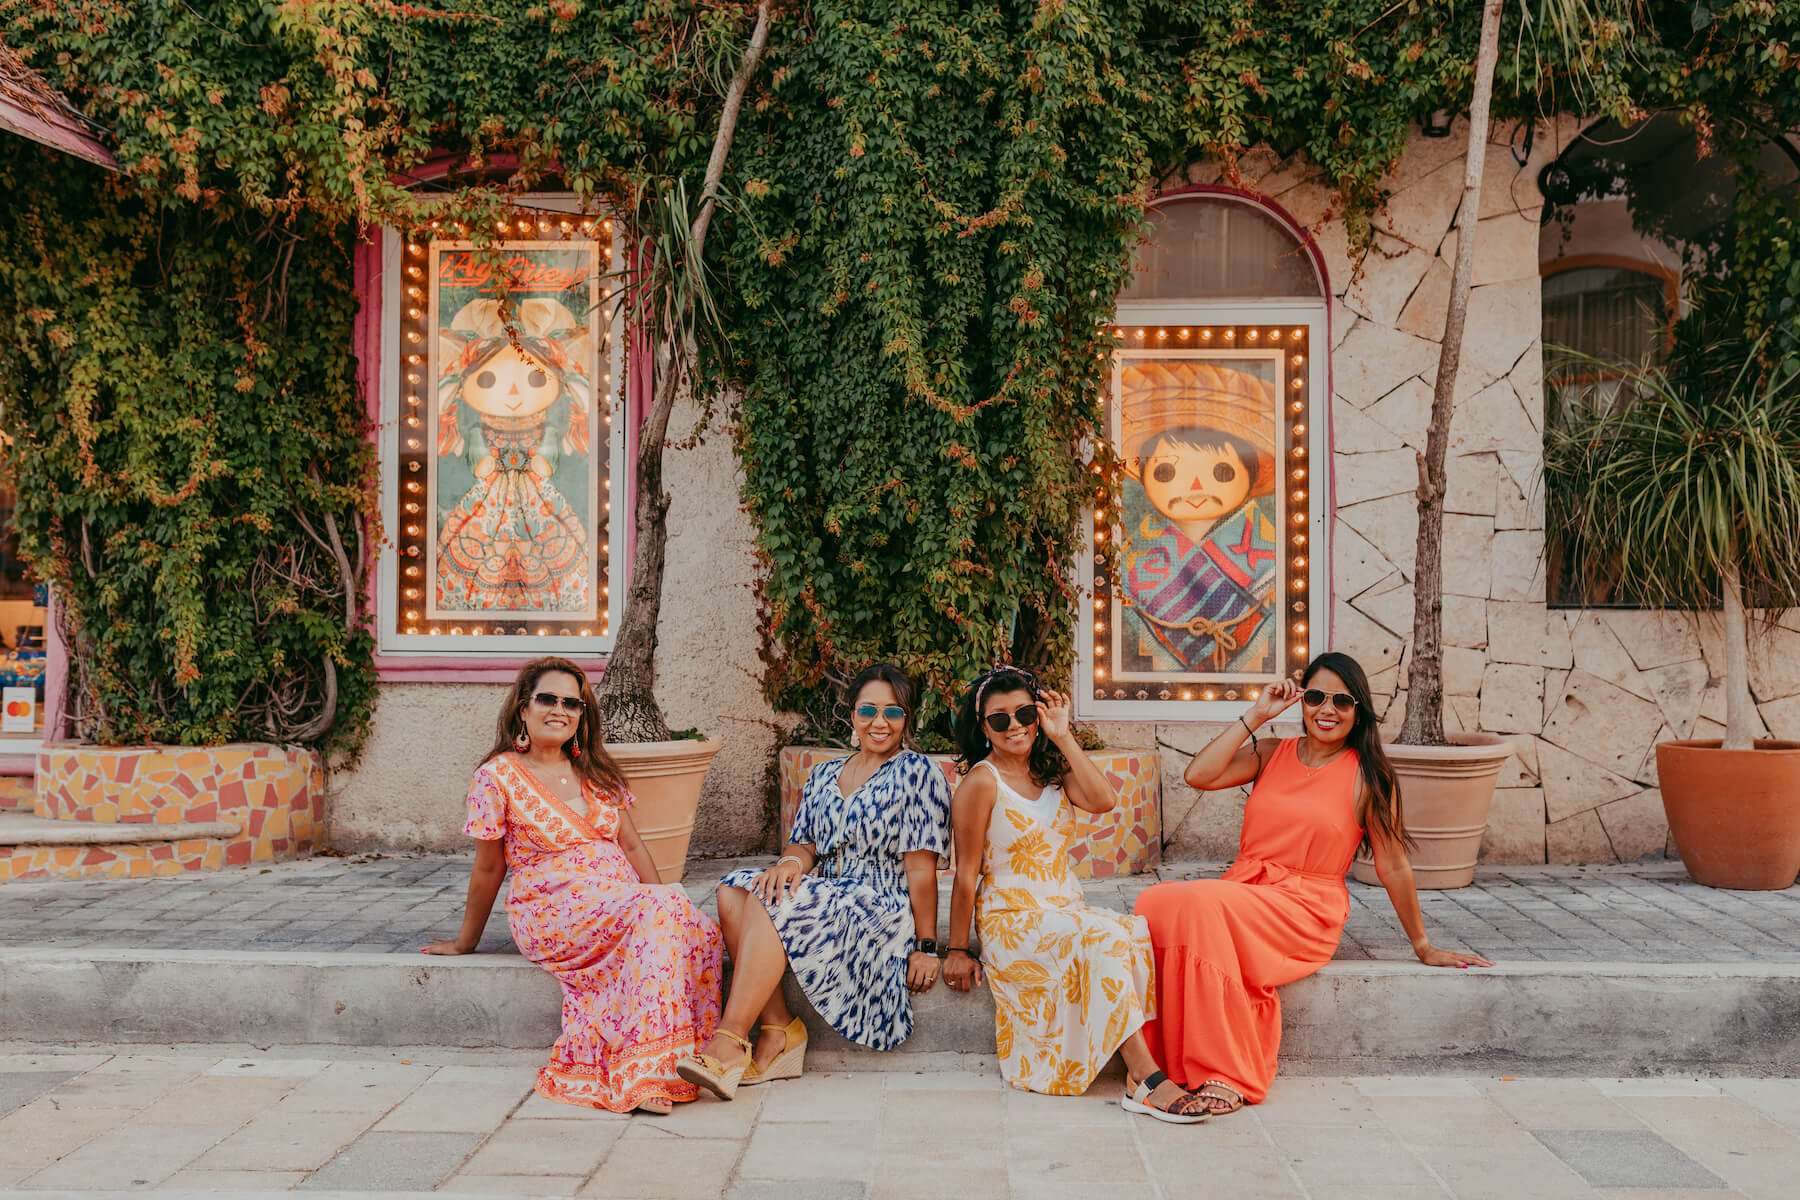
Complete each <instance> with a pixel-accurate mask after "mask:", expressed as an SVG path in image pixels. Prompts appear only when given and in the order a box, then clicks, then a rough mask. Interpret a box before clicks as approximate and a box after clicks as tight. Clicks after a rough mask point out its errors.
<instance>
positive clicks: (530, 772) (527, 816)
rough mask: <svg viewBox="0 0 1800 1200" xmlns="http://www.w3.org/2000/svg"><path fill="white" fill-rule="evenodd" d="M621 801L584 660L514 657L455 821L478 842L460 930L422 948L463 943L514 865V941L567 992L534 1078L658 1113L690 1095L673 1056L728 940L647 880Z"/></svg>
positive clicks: (576, 1094) (547, 1088) (572, 1100)
mask: <svg viewBox="0 0 1800 1200" xmlns="http://www.w3.org/2000/svg"><path fill="white" fill-rule="evenodd" d="M631 800H632V798H631V792H630V791H629V790H627V789H626V786H625V777H624V776H623V775H622V774H620V772H619V768H618V766H617V765H616V764H614V762H613V761H612V759H611V758H610V757H609V756H608V755H607V753H606V747H605V745H604V744H602V742H601V741H600V714H599V710H598V709H597V708H596V707H595V705H594V693H593V690H592V689H591V688H589V687H588V684H587V678H586V676H584V675H583V674H582V671H581V668H579V667H577V666H576V665H575V664H574V663H572V662H569V661H568V660H567V659H561V658H540V659H536V660H534V661H532V662H529V663H527V664H525V667H524V669H523V670H521V671H520V672H519V677H518V679H517V680H515V681H514V683H513V688H512V692H511V694H510V695H509V696H508V697H507V701H506V705H505V707H503V708H502V709H501V710H500V726H499V731H498V733H497V735H496V738H495V742H494V748H493V749H492V750H490V751H489V752H488V755H487V757H486V758H485V759H483V760H482V763H481V766H480V767H478V768H476V771H475V781H474V783H473V784H472V785H471V786H470V788H469V820H468V824H467V825H466V826H464V829H463V832H465V833H467V834H468V835H469V836H470V837H473V838H475V839H477V841H476V843H475V867H474V870H473V872H472V873H471V875H470V877H469V900H468V906H467V908H466V909H465V911H464V914H463V923H462V931H461V932H460V933H458V934H457V936H456V937H454V938H450V939H447V940H445V941H441V942H433V943H432V944H431V945H429V946H426V947H425V953H427V954H468V953H469V952H471V951H472V950H474V949H475V947H476V945H477V943H479V942H480V941H481V931H482V929H483V928H484V927H485V926H486V925H487V919H488V913H489V912H491V911H492V910H493V907H494V898H495V897H496V896H497V895H498V894H499V892H500V883H501V881H502V880H503V879H504V878H505V877H506V871H507V868H508V867H509V866H510V867H511V868H512V876H513V881H512V891H511V893H510V894H509V895H508V897H507V901H506V917H507V925H508V926H509V927H510V928H511V930H512V937H513V942H514V943H515V944H516V945H517V946H518V947H519V953H520V954H523V955H524V956H525V957H526V958H528V959H530V960H531V961H532V962H534V963H536V964H537V965H538V966H540V967H542V968H544V970H546V971H548V972H550V973H551V974H552V975H554V976H556V979H557V982H559V983H561V984H562V990H563V1006H562V1036H561V1037H559V1038H557V1039H556V1045H555V1046H554V1047H553V1048H552V1049H551V1051H550V1062H549V1063H548V1064H547V1065H546V1066H545V1067H544V1068H543V1069H542V1070H540V1071H539V1072H538V1078H537V1090H538V1091H539V1092H540V1093H542V1094H543V1095H545V1096H548V1097H549V1098H550V1099H552V1100H560V1101H562V1102H563V1103H565V1104H579V1105H585V1106H586V1107H589V1108H604V1109H608V1110H610V1111H612V1112H630V1111H632V1110H633V1109H636V1110H638V1111H641V1112H648V1113H654V1114H658V1115H660V1114H663V1113H667V1112H668V1111H669V1109H670V1106H671V1105H673V1104H675V1103H676V1102H679V1101H683V1100H692V1099H694V1097H695V1096H696V1095H698V1094H699V1093H698V1092H697V1091H696V1089H695V1087H694V1085H693V1084H691V1083H687V1082H685V1081H683V1080H682V1079H681V1078H680V1077H679V1076H677V1075H676V1074H675V1063H676V1060H678V1059H680V1058H681V1057H682V1056H683V1055H685V1054H691V1053H693V1051H694V1048H695V1047H696V1046H700V1045H705V1043H706V1040H707V1038H709V1037H711V1036H712V1031H713V1026H715V1025H716V1024H717V1023H718V1020H719V981H720V972H719V960H720V957H721V954H722V952H723V949H724V943H723V939H721V938H720V936H719V927H718V926H717V925H715V924H713V923H712V921H711V920H709V919H708V918H707V917H706V916H705V915H704V914H703V913H701V912H700V910H699V909H697V908H695V907H694V904H693V902H692V901H691V900H689V899H688V896H687V893H686V892H684V891H683V890H682V889H681V885H680V884H673V883H668V884H665V883H661V882H659V881H658V876H657V873H656V864H655V863H653V862H651V860H650V852H649V850H647V849H645V847H644V843H643V841H642V840H641V839H640V838H639V837H638V834H637V830H636V829H635V828H634V827H633V826H632V823H631V817H630V815H629V814H628V813H627V812H626V811H625V810H626V808H627V807H628V806H629V805H630V804H631Z"/></svg>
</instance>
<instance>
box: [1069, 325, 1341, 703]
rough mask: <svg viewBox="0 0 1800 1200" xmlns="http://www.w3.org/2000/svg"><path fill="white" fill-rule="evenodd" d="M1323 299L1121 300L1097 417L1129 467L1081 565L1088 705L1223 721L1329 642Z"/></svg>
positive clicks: (1082, 688)
mask: <svg viewBox="0 0 1800 1200" xmlns="http://www.w3.org/2000/svg"><path fill="white" fill-rule="evenodd" d="M1320 307H1321V306H1318V305H1314V304H1309V303H1300V304H1282V303H1276V302H1262V303H1243V304H1238V305H1234V306H1230V307H1221V308H1219V309H1217V310H1215V311H1212V312H1207V313H1203V314H1200V315H1202V316H1208V317H1212V318H1214V319H1212V320H1199V319H1195V315H1196V314H1195V313H1194V310H1193V309H1192V307H1186V308H1180V309H1178V308H1174V307H1173V306H1164V307H1163V308H1162V309H1160V310H1159V309H1157V308H1155V307H1153V306H1144V307H1140V308H1138V309H1137V310H1136V311H1122V312H1121V321H1122V323H1121V324H1120V325H1118V326H1115V327H1114V328H1113V330H1112V334H1113V337H1114V341H1115V345H1116V349H1115V350H1114V353H1113V362H1112V378H1111V387H1110V389H1109V392H1108V397H1107V429H1108V435H1109V437H1110V439H1111V441H1112V445H1113V448H1114V450H1115V452H1116V453H1117V454H1118V455H1119V458H1120V462H1121V465H1122V467H1123V469H1124V475H1125V478H1124V480H1123V482H1122V486H1121V488H1120V494H1119V497H1118V503H1117V506H1116V507H1114V506H1112V505H1105V506H1101V507H1100V508H1097V509H1096V510H1094V511H1093V512H1092V513H1091V514H1090V519H1091V524H1090V531H1089V532H1090V539H1091V540H1090V545H1089V550H1088V552H1087V553H1086V554H1085V555H1084V556H1083V560H1082V563H1081V566H1080V571H1081V578H1080V585H1081V595H1082V606H1083V618H1084V619H1083V620H1082V621H1081V622H1080V627H1079V628H1078V629H1077V631H1076V649H1077V653H1076V657H1077V680H1076V686H1075V697H1076V711H1077V713H1078V714H1080V715H1081V716H1083V717H1086V718H1089V719H1103V720H1156V721H1169V720H1192V721H1218V720H1229V719H1231V717H1232V716H1233V715H1235V714H1236V713H1238V712H1241V711H1243V707H1244V705H1245V703H1247V702H1248V701H1250V700H1253V699H1255V697H1256V696H1257V695H1259V694H1260V693H1261V690H1262V689H1263V688H1264V687H1267V686H1268V685H1269V684H1270V683H1272V682H1274V681H1275V680H1278V679H1282V678H1297V677H1298V676H1299V673H1300V672H1301V670H1302V669H1303V668H1304V666H1305V664H1306V662H1307V658H1308V654H1309V652H1310V651H1313V650H1314V647H1315V643H1316V644H1317V646H1318V648H1323V647H1324V646H1325V645H1327V644H1329V643H1328V640H1327V639H1328V637H1329V612H1330V603H1331V596H1330V572H1329V563H1330V561H1331V560H1330V545H1329V523H1328V516H1329V463H1330V453H1329V434H1328V430H1327V429H1326V428H1325V426H1326V424H1327V422H1324V421H1318V420H1315V419H1314V397H1315V396H1317V395H1320V394H1322V393H1323V392H1324V389H1325V387H1326V386H1327V384H1326V380H1325V372H1324V370H1323V364H1322V363H1321V362H1319V361H1318V356H1316V355H1315V353H1314V347H1315V346H1317V345H1323V344H1325V336H1324V329H1323V325H1324V316H1323V313H1322V312H1321V311H1320ZM1126 321H1129V323H1124V322H1126ZM1314 464H1321V465H1322V466H1321V467H1315V465H1314ZM1320 469H1322V470H1323V471H1324V472H1325V479H1324V481H1323V484H1324V486H1315V481H1314V477H1315V471H1317V470H1320ZM1095 547H1103V548H1111V550H1112V554H1111V556H1110V561H1111V562H1112V563H1113V564H1114V570H1113V573H1112V574H1109V573H1108V571H1107V570H1106V569H1105V568H1104V564H1105V563H1107V562H1108V561H1109V559H1108V557H1107V556H1105V555H1099V556H1097V555H1096V554H1095V553H1094V548H1095Z"/></svg>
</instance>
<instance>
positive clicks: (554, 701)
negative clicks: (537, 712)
mask: <svg viewBox="0 0 1800 1200" xmlns="http://www.w3.org/2000/svg"><path fill="white" fill-rule="evenodd" d="M531 702H532V703H533V704H535V705H537V706H538V707H539V708H560V709H562V710H563V711H564V712H572V713H573V712H580V711H581V710H582V709H583V708H584V707H585V706H584V705H583V704H582V703H581V697H580V696H558V695H556V694H554V693H552V692H538V693H536V694H534V695H533V696H532V697H531Z"/></svg>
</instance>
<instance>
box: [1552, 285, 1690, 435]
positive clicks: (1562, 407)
mask: <svg viewBox="0 0 1800 1200" xmlns="http://www.w3.org/2000/svg"><path fill="white" fill-rule="evenodd" d="M1543 270H1544V275H1543V279H1544V284H1543V322H1544V326H1543V328H1544V386H1545V400H1546V403H1547V404H1548V405H1549V406H1550V409H1551V418H1552V420H1553V421H1555V420H1556V419H1559V418H1560V417H1561V415H1562V414H1563V412H1564V411H1566V406H1567V405H1568V404H1569V403H1571V402H1572V401H1574V400H1575V399H1576V398H1577V397H1579V395H1580V394H1581V392H1582V390H1583V389H1585V388H1587V387H1588V386H1590V385H1592V384H1596V383H1603V382H1604V381H1605V380H1606V379H1608V378H1610V377H1611V376H1612V374H1613V373H1612V372H1611V371H1609V370H1608V368H1607V366H1605V365H1602V364H1612V365H1615V366H1639V365H1642V364H1645V363H1658V362H1661V361H1662V358H1663V355H1664V354H1665V353H1666V352H1667V351H1668V346H1669V332H1670V329H1671V328H1672V326H1673V324H1674V321H1675V305H1676V279H1675V273H1674V272H1673V271H1671V270H1669V269H1668V268H1666V267H1662V266H1660V265H1658V264H1657V263H1654V262H1651V261H1649V260H1643V259H1629V258H1622V257H1617V256H1613V255H1605V254H1582V255H1567V256H1564V257H1561V258H1557V259H1554V260H1552V261H1551V262H1550V263H1549V264H1547V265H1546V266H1545V267H1544V269H1543Z"/></svg>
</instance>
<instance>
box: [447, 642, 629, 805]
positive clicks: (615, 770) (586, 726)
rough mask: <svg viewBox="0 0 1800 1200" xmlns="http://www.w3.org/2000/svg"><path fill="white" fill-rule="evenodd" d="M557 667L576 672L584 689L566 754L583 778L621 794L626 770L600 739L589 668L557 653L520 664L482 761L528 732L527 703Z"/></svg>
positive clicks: (598, 716) (503, 752) (575, 674)
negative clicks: (577, 749)
mask: <svg viewBox="0 0 1800 1200" xmlns="http://www.w3.org/2000/svg"><path fill="white" fill-rule="evenodd" d="M553 671H561V672H562V673H563V674H565V675H573V676H574V677H575V684H576V686H577V687H579V688H580V689H581V718H580V720H578V721H576V723H575V736H574V737H572V738H570V739H569V740H568V741H566V742H564V743H563V756H564V757H565V758H567V759H568V760H569V765H570V766H572V767H574V768H575V770H576V772H577V773H578V774H579V775H580V776H581V777H582V778H583V779H585V780H587V781H588V782H589V783H591V784H593V785H594V786H595V787H597V788H599V789H600V790H601V791H602V792H605V793H607V794H608V795H618V794H619V793H621V792H623V791H624V790H625V773H624V772H623V771H621V770H619V764H618V763H616V762H614V761H613V759H612V755H610V754H608V753H607V752H606V743H604V742H603V741H601V740H600V706H599V704H597V703H596V702H595V700H594V689H593V688H592V687H590V686H589V685H588V678H587V672H586V671H583V670H582V669H581V668H580V667H578V666H576V665H575V664H574V663H572V662H570V661H569V660H568V659H566V658H557V657H555V656H554V655H552V656H549V657H546V658H534V659H532V660H531V661H530V662H528V663H526V664H525V665H524V666H523V667H520V668H519V676H518V678H517V679H515V680H513V685H512V690H511V691H510V692H509V693H507V697H506V703H505V705H503V706H502V707H501V709H500V722H499V724H498V725H497V726H496V727H495V729H494V748H493V749H492V750H489V751H488V752H487V755H486V757H484V758H483V759H482V760H481V761H482V762H490V761H492V760H493V759H496V758H499V757H500V756H501V755H502V754H505V753H506V752H507V751H509V750H512V749H514V748H515V747H514V746H513V739H514V738H517V737H518V736H519V735H520V734H521V733H524V732H525V706H526V705H527V704H530V703H531V694H532V693H533V692H535V691H536V690H537V685H538V680H540V679H542V678H543V677H544V676H546V675H548V674H550V673H551V672H553ZM573 746H579V747H580V748H581V753H580V754H579V755H576V754H571V753H569V750H570V747H573Z"/></svg>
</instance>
